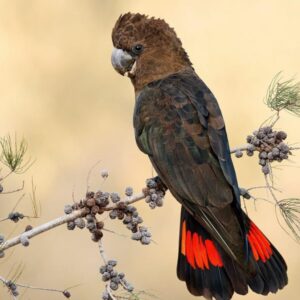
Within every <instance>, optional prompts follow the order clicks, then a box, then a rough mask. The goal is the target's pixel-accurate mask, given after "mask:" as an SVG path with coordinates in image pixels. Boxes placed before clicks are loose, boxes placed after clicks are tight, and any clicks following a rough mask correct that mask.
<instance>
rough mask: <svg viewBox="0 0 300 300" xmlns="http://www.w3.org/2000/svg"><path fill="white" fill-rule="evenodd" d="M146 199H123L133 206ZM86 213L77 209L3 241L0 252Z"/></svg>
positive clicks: (107, 208)
mask: <svg viewBox="0 0 300 300" xmlns="http://www.w3.org/2000/svg"><path fill="white" fill-rule="evenodd" d="M145 197H146V195H145V194H144V193H140V194H136V195H133V196H131V197H126V198H125V199H124V202H125V204H133V203H135V202H137V201H140V200H142V199H144V198H145ZM116 208H118V204H115V205H112V206H109V207H105V208H103V211H111V210H114V209H116ZM87 213H88V211H87V209H86V208H82V209H79V210H75V211H73V212H72V213H71V214H68V215H63V216H61V217H59V218H57V219H54V220H52V221H49V222H47V223H44V224H42V225H39V226H37V227H35V228H33V229H31V230H29V231H26V232H24V233H22V234H20V235H18V236H16V237H14V238H12V239H9V240H7V241H5V242H4V243H3V244H2V246H0V251H1V252H2V251H5V250H7V249H9V248H11V247H14V246H16V245H18V244H20V243H21V238H22V239H31V238H33V237H34V236H37V235H39V234H41V233H43V232H46V231H49V230H51V229H53V228H56V227H58V226H60V225H63V224H65V223H68V222H70V221H74V220H76V219H77V218H80V217H83V216H85V215H86V214H87Z"/></svg>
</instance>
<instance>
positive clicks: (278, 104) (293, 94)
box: [265, 73, 300, 117]
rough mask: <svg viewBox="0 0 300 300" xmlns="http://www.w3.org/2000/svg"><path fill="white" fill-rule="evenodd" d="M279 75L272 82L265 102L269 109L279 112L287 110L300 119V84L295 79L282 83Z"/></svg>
mask: <svg viewBox="0 0 300 300" xmlns="http://www.w3.org/2000/svg"><path fill="white" fill-rule="evenodd" d="M280 75H281V73H278V74H277V75H276V76H275V77H274V78H273V80H272V81H271V83H270V85H269V87H268V91H267V95H266V98H265V102H266V104H267V105H268V107H269V108H271V109H272V110H275V111H277V112H279V111H281V110H284V109H285V110H287V111H288V112H290V113H293V114H294V115H296V116H298V117H300V82H295V81H294V79H289V80H286V81H282V78H281V76H280Z"/></svg>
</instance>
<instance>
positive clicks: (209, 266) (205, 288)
mask: <svg viewBox="0 0 300 300" xmlns="http://www.w3.org/2000/svg"><path fill="white" fill-rule="evenodd" d="M180 226H181V227H180V240H179V256H178V264H177V276H178V278H179V279H180V280H183V281H185V282H186V285H187V288H188V290H189V292H190V293H191V294H193V295H195V296H204V297H205V298H206V299H212V298H214V299H216V300H229V299H231V298H232V295H233V293H234V292H236V293H238V294H241V295H245V294H247V293H248V286H249V287H250V288H251V289H252V290H253V291H254V292H256V293H258V294H262V295H267V294H268V293H270V292H271V293H276V292H277V291H278V290H279V289H282V288H283V287H284V286H285V285H286V284H287V282H288V279H287V266H286V263H285V261H284V259H283V258H282V256H281V255H280V254H279V252H278V251H277V250H276V248H275V247H274V246H273V245H272V244H271V243H270V242H269V241H268V240H267V239H266V238H265V237H264V235H263V234H262V233H261V231H260V230H259V229H258V228H257V227H256V226H255V224H254V223H253V222H251V221H250V220H249V228H248V235H247V237H248V240H249V262H250V263H249V265H251V272H250V271H247V270H245V269H242V267H241V266H240V265H239V264H238V263H237V262H236V261H235V260H234V259H232V258H231V257H230V256H229V255H228V254H227V253H226V252H225V251H223V250H222V248H220V247H219V245H218V244H217V243H216V242H214V240H213V238H212V237H211V236H210V235H209V233H208V232H207V231H206V230H205V229H204V228H203V227H202V226H201V225H200V224H199V223H198V222H197V221H196V220H195V219H194V218H193V217H192V216H191V215H190V214H189V213H188V212H187V211H186V210H185V209H184V208H182V212H181V225H180ZM253 266H254V270H255V272H253Z"/></svg>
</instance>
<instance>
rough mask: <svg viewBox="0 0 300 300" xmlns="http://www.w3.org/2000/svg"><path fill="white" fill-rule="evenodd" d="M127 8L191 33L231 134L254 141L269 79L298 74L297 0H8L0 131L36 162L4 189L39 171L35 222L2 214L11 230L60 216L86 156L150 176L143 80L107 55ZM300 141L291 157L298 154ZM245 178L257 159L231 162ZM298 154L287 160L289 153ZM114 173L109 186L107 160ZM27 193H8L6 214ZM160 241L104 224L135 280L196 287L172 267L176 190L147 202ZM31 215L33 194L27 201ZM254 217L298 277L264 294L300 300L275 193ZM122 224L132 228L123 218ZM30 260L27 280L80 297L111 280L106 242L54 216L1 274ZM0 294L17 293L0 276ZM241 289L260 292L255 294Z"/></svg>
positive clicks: (121, 176) (115, 185)
mask: <svg viewBox="0 0 300 300" xmlns="http://www.w3.org/2000/svg"><path fill="white" fill-rule="evenodd" d="M127 11H132V12H141V13H145V14H149V15H151V16H152V15H153V16H156V17H161V18H165V19H166V20H167V21H168V22H169V23H170V24H171V25H172V26H173V27H175V29H176V31H177V33H178V35H179V36H180V38H181V39H182V41H183V44H184V47H185V49H186V50H187V52H188V53H189V55H190V58H191V60H192V62H193V63H194V66H195V69H196V70H197V72H198V74H199V75H200V76H201V77H202V79H204V81H205V82H206V83H207V84H208V85H209V87H210V88H211V89H212V91H213V92H214V93H215V95H216V96H217V98H218V99H219V103H220V106H221V108H222V110H223V114H224V117H225V120H226V124H227V130H228V135H229V140H230V143H231V145H232V146H233V145H239V144H243V143H244V142H245V137H246V135H247V134H249V133H250V132H252V131H253V130H254V129H255V128H257V127H258V126H259V125H260V124H261V122H262V121H263V120H265V119H266V118H267V117H268V116H269V114H270V112H269V111H268V109H267V108H266V106H265V105H264V104H263V101H262V100H263V97H264V95H265V92H266V89H267V86H268V84H269V82H270V80H271V79H272V77H273V76H274V75H275V74H276V73H277V72H278V71H280V70H282V71H284V75H285V76H287V77H290V76H293V75H296V76H297V74H298V76H297V77H298V79H299V78H300V75H299V70H300V55H299V53H300V34H299V28H300V18H299V15H300V1H297V0H294V1H293V0H289V1H284V0H282V1H276V0H272V1H271V0H270V1H258V0H252V1H250V0H249V1H216V0H214V1H204V0H201V1H196V0H195V1H175V0H172V1H144V0H140V1H136V0H135V1H131V0H127V1H122V0H118V1H111V0H86V1H80V0H72V1H71V0H61V1H57V0H39V1H37V0H36V1H33V0H26V1H21V0H20V1H12V0H7V1H5V0H0V112H1V113H0V136H3V135H5V134H7V133H11V134H14V133H15V132H16V133H17V134H18V136H20V137H22V136H24V137H25V138H26V139H27V140H28V143H29V153H30V156H31V157H33V158H35V159H36V162H35V164H34V166H33V167H32V168H31V169H30V170H29V171H28V172H27V173H26V174H25V175H22V176H15V177H13V178H11V179H10V180H9V181H8V182H7V185H6V186H5V187H6V188H10V187H16V186H18V185H19V184H20V183H21V181H22V179H23V178H24V177H25V180H26V184H27V186H26V191H30V181H31V177H32V176H33V177H34V182H35V184H36V185H37V196H38V199H39V201H40V202H41V206H42V215H41V218H40V219H39V220H33V221H23V222H22V224H19V225H18V226H17V228H15V226H14V225H13V224H3V223H2V224H0V231H1V232H2V233H4V234H5V235H9V234H11V232H12V230H14V234H16V233H17V232H20V231H21V230H22V229H23V228H24V226H25V225H26V224H28V223H31V224H33V225H37V224H40V223H43V222H45V221H47V220H50V219H52V218H54V217H57V216H59V215H60V214H61V213H62V211H63V206H64V204H66V203H70V202H71V201H72V192H73V191H74V193H75V197H76V199H78V198H80V197H81V196H82V195H84V192H85V189H86V177H87V173H88V171H89V169H90V167H91V166H92V165H93V164H94V163H95V162H97V161H98V160H101V163H100V165H99V168H98V169H96V170H95V172H93V174H92V177H91V186H92V187H93V188H94V189H97V188H103V189H105V190H107V191H117V192H120V193H122V192H123V190H124V189H125V187H126V186H128V185H131V186H133V187H134V189H135V190H136V191H139V190H140V189H141V188H142V187H143V185H144V180H145V179H146V178H148V177H150V176H151V172H152V171H151V166H150V163H149V161H148V159H147V157H146V156H145V155H143V154H142V153H140V152H139V151H138V149H137V147H136V145H135V141H134V135H133V128H132V110H133V105H134V94H133V88H132V86H131V84H130V82H129V80H128V79H127V78H122V77H121V76H119V75H118V74H117V73H116V72H115V71H114V70H113V69H112V67H111V65H110V52H111V48H112V45H111V29H112V27H113V26H114V23H115V21H116V19H117V18H118V16H119V15H120V14H121V13H125V12H127ZM299 125H300V120H299V119H297V118H295V117H292V116H291V115H288V114H286V113H285V114H283V116H282V119H281V121H280V123H279V124H278V126H279V127H281V128H284V129H285V130H286V131H287V132H288V134H289V141H290V142H291V143H292V142H299V141H300V134H299V130H298V128H299ZM299 157H300V153H299V155H298V156H297V155H296V156H295V157H294V158H293V159H292V160H293V161H294V163H295V164H294V166H296V167H298V166H299V163H300V158H299ZM234 162H235V166H236V170H237V173H238V178H239V182H240V185H241V186H244V187H251V186H256V185H261V184H262V183H263V176H262V174H261V173H260V171H259V167H258V165H257V163H256V160H255V159H254V158H252V159H250V158H243V159H241V160H238V161H237V160H236V159H235V160H234ZM288 164H289V165H291V163H288ZM100 168H106V169H108V170H109V172H110V177H109V179H108V180H107V181H106V182H105V183H104V184H103V182H102V180H101V178H100V176H99V169H100ZM299 179H300V176H299V169H298V168H295V167H288V168H283V169H282V170H281V171H280V170H277V171H276V177H275V180H276V182H277V186H278V187H280V188H282V189H284V190H285V196H298V197H299V196H300V191H299ZM16 198H17V195H12V196H10V197H5V199H4V198H3V197H1V198H0V202H1V203H0V209H1V214H0V217H2V216H5V214H6V213H7V212H8V211H9V209H11V208H12V207H13V205H14V203H15V200H16ZM138 207H139V210H140V213H141V215H142V216H143V217H144V220H145V224H146V225H148V226H149V227H150V229H151V232H152V234H153V237H154V239H155V241H156V242H157V244H156V245H155V244H152V245H151V246H149V247H142V246H141V245H140V244H138V243H135V242H133V241H131V240H130V239H126V238H122V237H119V236H115V235H112V234H109V233H106V234H105V239H104V243H105V248H106V251H107V253H108V255H109V256H110V257H112V258H116V259H118V261H119V266H118V267H119V269H120V270H124V271H125V272H126V275H127V277H128V280H130V281H131V282H132V283H133V284H134V286H135V287H136V288H137V289H140V290H147V291H150V292H152V293H154V294H155V295H157V296H158V297H159V298H160V299H164V300H172V299H175V300H181V299H194V298H193V297H192V296H191V295H189V293H188V292H187V290H186V288H185V285H184V283H182V282H180V281H178V280H177V278H176V272H175V269H176V261H177V243H178V231H179V230H178V226H179V205H178V204H177V203H176V202H175V200H174V199H173V198H172V197H171V196H170V195H168V196H167V199H166V204H165V206H164V207H163V208H162V209H156V210H154V211H151V210H150V209H149V208H148V207H147V206H146V205H145V204H143V203H139V204H138ZM19 209H20V210H23V211H24V212H25V213H27V214H30V213H31V206H30V201H29V198H28V197H26V198H25V199H24V200H23V202H22V203H21V204H20V206H19ZM248 209H249V212H250V214H251V217H252V218H253V219H254V220H255V221H256V222H257V224H258V225H259V226H260V227H261V228H262V229H263V231H264V232H265V233H266V234H267V235H268V237H269V238H270V239H271V240H272V242H273V243H274V244H275V245H277V247H278V249H279V250H280V252H281V253H282V254H283V256H284V257H285V258H286V261H287V263H288V266H289V280H290V283H289V285H288V286H287V287H286V288H285V289H284V290H283V291H281V292H280V293H278V294H277V295H270V296H269V297H268V299H290V300H296V299H299V294H300V286H299V281H300V274H299V266H300V261H299V246H298V245H297V244H296V243H295V242H294V241H293V240H292V239H291V238H289V237H288V236H287V235H286V234H285V233H284V232H283V231H282V230H281V228H280V227H279V225H278V224H277V221H276V219H275V215H274V209H273V207H272V206H270V205H269V204H266V203H263V202H258V203H257V210H255V209H254V206H253V203H249V204H248ZM107 226H108V227H109V228H111V229H113V230H117V231H119V232H121V233H125V234H128V232H127V231H126V230H125V228H123V226H122V224H121V223H120V222H117V221H116V222H109V223H108V225H107ZM18 263H23V264H24V266H25V269H24V272H23V274H22V275H21V277H20V279H19V281H20V282H25V283H31V284H32V285H37V286H43V287H56V288H61V289H64V288H66V287H68V286H72V285H75V284H78V283H80V284H81V286H79V287H77V288H75V289H73V290H71V291H72V294H73V297H72V299H74V300H76V299H100V294H101V293H102V289H103V284H102V282H101V279H100V277H99V273H98V269H99V266H100V264H101V260H100V256H99V253H98V249H97V245H96V244H94V243H92V242H90V236H89V234H88V233H87V232H86V231H79V230H76V231H75V232H69V231H67V230H66V229H65V227H62V228H58V229H56V230H53V231H51V232H49V233H47V234H44V235H42V236H39V237H37V238H35V239H34V240H32V242H31V246H30V247H28V248H23V247H16V248H15V250H14V252H13V253H12V254H11V256H10V255H7V258H6V259H5V260H4V261H1V262H0V274H1V275H6V274H7V273H8V272H9V271H10V270H15V269H16V266H17V264H18ZM0 299H9V296H8V294H7V293H6V290H5V289H4V288H2V287H0ZM22 299H31V300H36V299H62V296H61V295H59V294H54V293H47V292H39V291H27V292H26V293H25V295H24V296H23V298H22ZM234 299H253V300H255V299H262V297H261V296H258V295H254V294H253V293H250V294H249V295H248V296H247V297H240V296H235V297H234Z"/></svg>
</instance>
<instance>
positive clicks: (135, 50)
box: [132, 44, 144, 55]
mask: <svg viewBox="0 0 300 300" xmlns="http://www.w3.org/2000/svg"><path fill="white" fill-rule="evenodd" d="M143 49H144V47H143V45H141V44H137V45H134V46H133V47H132V52H133V53H134V54H136V55H138V54H141V53H142V51H143Z"/></svg>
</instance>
